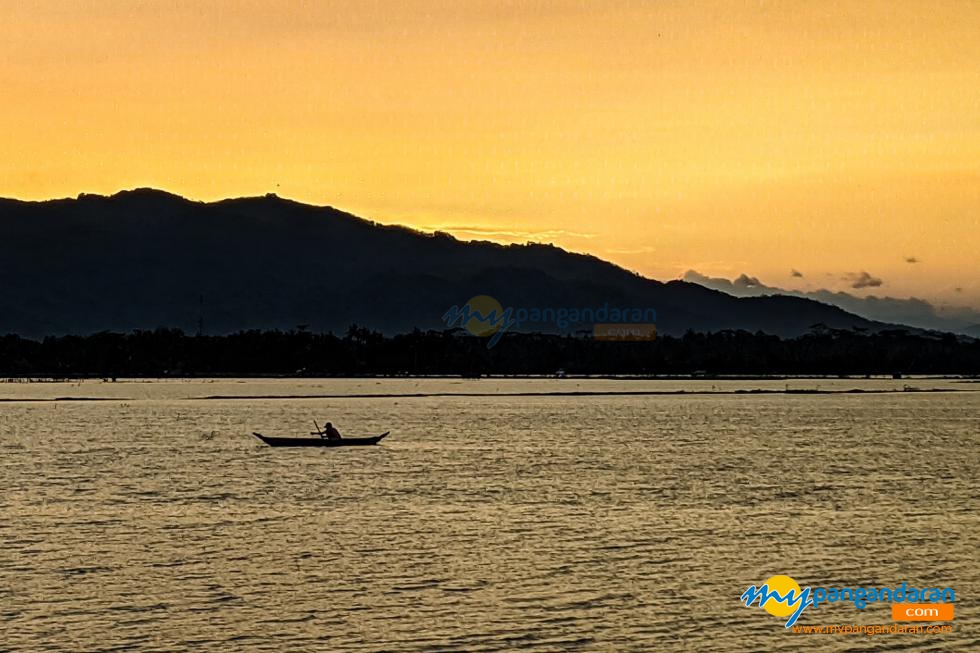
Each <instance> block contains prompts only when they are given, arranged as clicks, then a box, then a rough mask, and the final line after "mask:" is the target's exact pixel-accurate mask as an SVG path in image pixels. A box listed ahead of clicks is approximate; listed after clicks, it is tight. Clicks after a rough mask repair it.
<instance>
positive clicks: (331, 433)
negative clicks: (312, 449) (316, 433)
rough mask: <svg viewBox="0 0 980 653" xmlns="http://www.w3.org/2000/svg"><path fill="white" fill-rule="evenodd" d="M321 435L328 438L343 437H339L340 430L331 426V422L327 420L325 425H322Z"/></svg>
mask: <svg viewBox="0 0 980 653" xmlns="http://www.w3.org/2000/svg"><path fill="white" fill-rule="evenodd" d="M321 437H325V438H326V439H328V440H341V439H343V438H342V437H341V435H340V431H338V430H337V429H335V428H334V427H333V424H331V423H330V422H327V425H326V426H325V427H323V435H322V436H321Z"/></svg>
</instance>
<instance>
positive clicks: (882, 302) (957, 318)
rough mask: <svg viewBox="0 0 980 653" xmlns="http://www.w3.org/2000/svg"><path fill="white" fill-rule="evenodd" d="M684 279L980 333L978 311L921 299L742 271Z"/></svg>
mask: <svg viewBox="0 0 980 653" xmlns="http://www.w3.org/2000/svg"><path fill="white" fill-rule="evenodd" d="M684 280H685V281H690V282H691V283H696V284H699V285H701V286H704V287H705V288H712V289H714V290H720V291H721V292H724V293H727V294H729V295H734V296H736V297H762V296H764V295H789V296H791V297H805V298H807V299H813V300H816V301H818V302H822V303H824V304H830V305H831V306H837V307H839V308H842V309H844V310H845V311H847V312H849V313H853V314H854V315H860V316H861V317H864V318H867V319H869V320H874V321H878V322H886V323H891V324H904V325H907V326H911V327H915V328H917V329H927V330H932V331H947V332H950V333H958V334H962V335H968V336H972V337H974V338H975V337H977V336H978V335H980V312H978V311H975V310H972V309H970V308H966V307H957V308H949V307H947V308H945V309H944V310H941V309H938V308H936V307H935V306H934V305H932V304H931V303H929V302H927V301H926V300H924V299H918V298H916V297H911V298H909V299H901V298H896V297H877V296H875V295H869V296H867V297H858V296H855V295H852V294H850V293H846V292H840V291H836V292H835V291H832V290H825V289H821V290H809V291H800V290H789V289H786V288H777V287H775V286H767V285H766V284H764V283H762V282H761V281H759V279H757V278H756V277H751V276H749V275H747V274H742V275H740V276H739V277H738V278H735V279H731V280H729V279H725V278H724V277H709V276H706V275H703V274H701V273H699V272H697V271H696V270H688V271H687V272H686V273H685V274H684Z"/></svg>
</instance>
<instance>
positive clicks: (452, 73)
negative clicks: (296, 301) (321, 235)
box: [0, 0, 980, 308]
mask: <svg viewBox="0 0 980 653" xmlns="http://www.w3.org/2000/svg"><path fill="white" fill-rule="evenodd" d="M977 89H980V3H978V2H973V1H969V2H942V1H933V2H925V1H924V0H916V1H913V2H909V1H907V0H889V1H887V2H877V1H875V0H865V1H861V2H847V1H835V2H831V3H824V2H795V1H793V0H784V1H781V2H766V1H759V0H756V1H753V2H672V1H671V2H668V1H660V0H645V1H640V0H623V1H619V2H605V1H602V0H591V1H582V0H575V1H565V0H558V1H554V2H530V1H522V2H515V1H511V0H500V1H487V0H465V1H462V2H460V1H458V0H456V1H448V0H447V1H443V0H439V1H428V2H423V1H415V0H384V1H380V0H375V1H374V2H372V1H371V0H356V1H355V0H324V1H319V2H313V1H297V0H281V1H278V2H268V1H265V0H261V1H260V0H209V1H208V2H199V1H198V0H165V1H163V0H5V2H4V3H3V4H2V5H0V152H2V153H3V156H2V157H0V196H4V197H16V198H21V199H48V198H54V197H69V196H75V195H77V194H79V193H81V192H92V193H103V194H110V193H114V192H116V191H119V190H122V189H127V188H135V187H143V186H151V187H155V188H161V189H164V190H168V191H171V192H174V193H179V194H181V195H184V196H187V197H191V198H195V199H202V200H216V199H221V198H225V197H231V196H245V195H261V194H265V193H268V192H275V193H277V194H279V195H281V196H283V197H289V198H292V199H296V200H299V201H304V202H310V203H315V204H325V205H331V206H336V207H338V208H342V209H344V210H347V211H350V212H352V213H355V214H357V215H361V216H363V217H367V218H370V219H373V220H377V221H379V222H385V223H400V224H408V225H410V226H413V227H416V228H419V229H424V230H443V231H449V232H451V233H453V234H455V235H457V236H459V237H461V238H467V239H474V238H479V239H490V240H497V241H501V242H525V241H528V240H533V241H544V242H554V243H556V244H557V245H559V246H561V247H564V248H566V249H569V250H573V251H578V252H588V253H592V254H595V255H597V256H599V257H601V258H604V259H607V260H611V261H613V262H615V263H618V264H620V265H623V266H624V267H627V268H630V269H632V270H636V271H638V272H640V273H642V274H644V275H646V276H650V277H653V278H658V279H673V278H680V277H681V276H682V275H683V274H684V273H685V272H686V271H688V270H697V271H698V272H699V273H701V274H705V275H708V276H722V277H735V276H738V275H739V274H742V273H747V274H749V275H751V276H754V277H757V278H759V279H761V280H762V281H763V282H765V283H766V284H769V285H773V286H779V287H784V288H793V289H799V290H813V289H817V288H828V289H832V290H847V291H848V292H851V293H853V294H855V295H858V296H866V295H868V294H877V295H889V296H894V297H909V296H916V297H921V298H925V299H928V300H930V301H932V302H935V303H936V304H937V305H946V304H949V305H969V306H973V307H975V308H977V307H980V274H978V269H980V92H978V91H977Z"/></svg>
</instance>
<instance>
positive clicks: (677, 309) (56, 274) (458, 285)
mask: <svg viewBox="0 0 980 653" xmlns="http://www.w3.org/2000/svg"><path fill="white" fill-rule="evenodd" d="M0 229H2V233H3V236H4V237H3V239H2V241H0V279H3V281H4V284H3V287H2V289H0V333H8V332H11V333H20V334H23V335H27V336H42V335H48V334H64V333H78V334H85V333H94V332H99V331H103V330H117V331H129V330H132V329H152V328H157V327H176V328H181V329H184V330H186V331H189V332H195V331H197V329H198V321H199V319H200V318H201V317H202V316H203V320H204V330H205V331H206V332H207V333H212V334H219V333H229V332H234V331H238V330H242V329H292V328H295V327H296V326H297V325H301V324H305V325H309V327H310V328H311V329H312V330H313V331H327V330H333V331H337V332H340V331H344V330H346V328H347V327H348V326H349V325H350V324H352V323H357V324H360V325H364V326H367V327H370V328H374V329H379V330H382V331H384V332H386V333H395V332H405V331H409V330H411V329H413V328H415V327H418V328H421V329H429V328H445V325H444V324H443V323H442V321H441V318H442V316H443V315H444V314H445V312H446V311H447V309H449V307H451V306H453V305H462V304H463V303H465V302H466V301H467V300H468V299H469V298H471V297H473V296H475V295H481V294H482V295H491V296H493V297H495V298H497V299H498V300H499V301H500V303H501V304H502V305H503V306H504V307H508V306H513V307H521V306H523V307H528V308H532V307H541V308H546V307H554V308H560V307H568V308H581V307H596V306H601V305H602V304H604V303H608V304H609V306H610V307H631V308H636V307H639V308H647V307H650V308H654V309H656V311H657V313H658V320H657V322H658V327H659V330H660V331H661V332H662V333H670V334H681V333H683V332H685V331H686V330H688V329H693V330H695V331H718V330H722V329H744V330H748V331H753V332H754V331H764V332H767V333H771V334H775V335H780V336H795V335H799V334H802V333H805V332H807V331H808V330H809V329H810V327H811V326H812V325H814V324H817V323H821V324H824V325H826V326H827V327H831V328H837V329H849V328H853V327H858V328H865V329H870V330H872V331H874V330H876V329H878V328H880V327H881V326H882V325H881V324H880V323H875V322H871V321H869V320H866V319H863V318H860V317H857V316H855V315H852V314H849V313H847V312H845V311H843V310H841V309H839V308H835V307H832V306H829V305H826V304H821V303H819V302H815V301H811V300H808V299H802V298H796V297H786V296H777V297H752V298H735V297H732V296H730V295H726V294H724V293H721V292H718V291H715V290H709V289H707V288H704V287H702V286H699V285H696V284H692V283H687V282H683V281H671V282H668V283H661V282H658V281H653V280H650V279H645V278H643V277H640V276H638V275H636V274H633V273H631V272H629V271H626V270H624V269H622V268H619V267H617V266H615V265H612V264H610V263H607V262H604V261H602V260H600V259H597V258H595V257H592V256H586V255H581V254H572V253H569V252H566V251H564V250H561V249H559V248H556V247H552V246H548V245H533V244H532V245H510V246H504V245H497V244H493V243H487V242H476V243H468V242H460V241H458V240H456V239H454V238H452V237H451V236H448V235H445V234H436V235H428V234H422V233H419V232H416V231H413V230H411V229H407V228H404V227H394V226H383V225H379V224H375V223H373V222H370V221H367V220H363V219H360V218H357V217H355V216H353V215H350V214H348V213H344V212H342V211H338V210H336V209H333V208H329V207H314V206H308V205H304V204H300V203H297V202H292V201H288V200H284V199H280V198H278V197H276V196H271V195H270V196H266V197H257V198H247V199H230V200H224V201H220V202H215V203H203V202H193V201H188V200H186V199H183V198H181V197H178V196H175V195H171V194H168V193H164V192H161V191H155V190H148V189H140V190H134V191H127V192H122V193H119V194H117V195H114V196H111V197H102V196H95V195H81V196H79V198H78V199H74V200H72V199H67V200H54V201H47V202H21V201H14V200H0ZM202 298H203V301H202Z"/></svg>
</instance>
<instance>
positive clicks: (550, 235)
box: [434, 224, 595, 241]
mask: <svg viewBox="0 0 980 653" xmlns="http://www.w3.org/2000/svg"><path fill="white" fill-rule="evenodd" d="M434 229H435V230H437V231H448V232H449V233H451V234H453V235H454V236H461V237H464V238H465V236H463V235H464V234H466V235H468V236H472V237H477V238H506V239H528V240H535V241H541V240H553V239H555V238H561V237H565V238H595V234H594V233H582V232H578V231H567V230H565V229H545V230H542V231H523V230H520V229H514V230H509V229H492V228H486V227H472V226H467V225H452V224H445V225H438V226H436V227H434Z"/></svg>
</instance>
